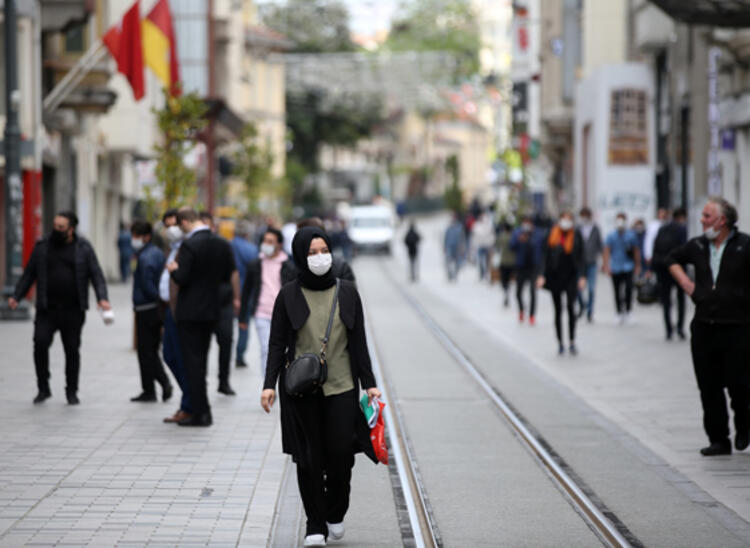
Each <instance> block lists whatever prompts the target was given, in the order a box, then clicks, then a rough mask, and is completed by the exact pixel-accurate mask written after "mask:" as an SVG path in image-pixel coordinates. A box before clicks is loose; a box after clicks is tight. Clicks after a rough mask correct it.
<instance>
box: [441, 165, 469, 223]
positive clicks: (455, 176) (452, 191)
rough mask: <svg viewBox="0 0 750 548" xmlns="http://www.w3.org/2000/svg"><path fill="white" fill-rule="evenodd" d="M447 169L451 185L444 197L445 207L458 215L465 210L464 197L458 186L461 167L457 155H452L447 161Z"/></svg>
mask: <svg viewBox="0 0 750 548" xmlns="http://www.w3.org/2000/svg"><path fill="white" fill-rule="evenodd" d="M445 169H446V171H448V173H449V174H450V176H451V184H450V186H449V187H448V188H446V189H445V194H444V195H443V201H444V202H445V207H447V208H448V209H450V210H451V211H454V212H456V213H461V212H462V211H463V209H464V196H463V192H461V187H460V186H459V184H458V182H459V173H460V166H459V162H458V157H457V156H456V155H455V154H452V155H451V156H449V157H448V159H446V160H445Z"/></svg>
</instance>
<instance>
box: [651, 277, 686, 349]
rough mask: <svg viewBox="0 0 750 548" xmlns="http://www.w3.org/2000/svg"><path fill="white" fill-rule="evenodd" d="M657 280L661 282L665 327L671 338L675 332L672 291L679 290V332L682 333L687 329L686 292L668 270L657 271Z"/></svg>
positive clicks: (660, 295)
mask: <svg viewBox="0 0 750 548" xmlns="http://www.w3.org/2000/svg"><path fill="white" fill-rule="evenodd" d="M656 280H657V281H658V282H659V297H660V300H661V306H662V309H663V312H664V327H665V328H666V330H667V335H669V336H671V335H672V331H673V327H672V289H673V288H674V289H676V290H677V331H678V332H680V333H682V331H683V328H684V327H685V292H684V291H683V290H682V288H681V287H680V286H679V285H678V284H677V282H676V281H675V279H674V278H673V277H672V275H671V274H670V273H669V271H668V270H666V269H659V270H657V271H656Z"/></svg>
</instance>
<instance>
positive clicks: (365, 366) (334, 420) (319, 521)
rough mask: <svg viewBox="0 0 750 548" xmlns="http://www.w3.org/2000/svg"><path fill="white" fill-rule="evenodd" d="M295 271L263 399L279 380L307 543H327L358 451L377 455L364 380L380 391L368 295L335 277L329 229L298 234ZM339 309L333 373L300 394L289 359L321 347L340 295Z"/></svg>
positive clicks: (331, 345) (331, 346)
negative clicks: (291, 391) (363, 399)
mask: <svg viewBox="0 0 750 548" xmlns="http://www.w3.org/2000/svg"><path fill="white" fill-rule="evenodd" d="M292 250H293V254H294V259H295V264H296V265H297V268H298V273H297V278H296V279H295V280H294V281H292V282H291V283H288V284H286V285H285V286H284V287H283V288H282V289H281V292H280V293H279V296H278V298H277V299H276V303H275V305H274V310H273V320H272V322H271V325H272V327H271V338H270V344H269V353H268V368H267V369H266V377H265V383H264V390H263V393H262V395H261V405H262V407H263V409H264V410H265V411H266V412H270V410H271V406H272V405H273V403H274V401H275V399H276V384H277V381H278V384H279V386H280V387H281V388H280V389H279V401H280V403H281V428H282V445H283V451H284V452H285V453H287V454H290V455H292V458H293V460H294V461H295V462H296V463H297V482H298V486H299V491H300V496H301V498H302V504H303V506H304V508H305V514H306V516H307V525H306V532H305V535H306V536H305V546H325V544H326V538H327V537H330V538H331V539H334V540H339V539H341V538H342V537H343V536H344V523H343V521H344V517H345V515H346V512H347V510H348V508H349V492H350V484H351V474H352V467H353V466H354V454H355V453H356V452H361V451H364V452H365V453H366V454H367V455H368V456H369V457H370V458H371V459H372V460H373V461H374V462H377V458H376V457H375V454H374V451H373V448H372V443H371V442H370V437H369V433H370V431H369V428H368V427H367V423H366V421H365V418H364V414H363V413H362V411H361V410H360V409H359V405H358V401H357V400H358V394H359V388H360V387H361V388H362V389H363V390H365V391H366V392H367V396H368V399H370V400H372V398H379V397H380V396H381V394H380V391H379V390H378V389H377V387H376V383H375V378H374V376H373V373H372V367H371V363H370V356H369V352H368V349H367V341H366V338H365V325H364V314H363V309H362V301H361V299H360V296H359V293H358V292H357V289H356V286H355V285H354V284H353V283H351V282H349V281H347V280H341V281H340V282H339V283H338V284H337V278H336V277H335V276H334V274H333V271H332V268H331V265H332V257H331V252H330V240H329V239H328V236H327V235H326V233H325V232H323V231H322V230H320V229H318V228H315V227H305V228H303V229H301V230H299V232H297V234H296V235H295V237H294V241H293V242H292ZM335 294H338V304H337V305H336V310H337V313H336V314H335V315H334V316H333V324H332V329H331V335H330V338H329V341H328V344H327V347H326V353H325V357H326V364H327V369H328V377H327V380H326V381H325V383H324V384H323V385H322V387H320V388H318V389H317V390H316V391H314V392H312V393H309V394H305V395H302V396H290V395H288V394H287V393H286V391H285V390H284V388H283V387H284V382H285V377H286V372H285V366H286V364H287V363H289V362H291V361H292V360H293V359H294V357H295V356H299V355H300V354H302V353H306V352H312V353H316V354H317V353H318V352H320V350H321V343H320V338H321V336H322V335H323V333H325V331H326V325H327V324H328V322H329V314H330V311H331V307H332V302H333V299H334V295H335Z"/></svg>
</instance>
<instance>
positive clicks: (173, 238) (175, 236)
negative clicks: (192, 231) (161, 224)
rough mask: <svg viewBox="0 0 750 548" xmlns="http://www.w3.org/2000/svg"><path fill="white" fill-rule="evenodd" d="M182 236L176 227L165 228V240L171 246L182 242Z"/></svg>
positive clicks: (179, 229)
mask: <svg viewBox="0 0 750 548" xmlns="http://www.w3.org/2000/svg"><path fill="white" fill-rule="evenodd" d="M184 235H185V234H184V233H183V232H182V229H181V228H180V227H179V226H177V225H174V226H170V227H169V228H167V239H168V240H169V243H171V244H174V243H177V242H179V241H180V240H182V238H183V236H184Z"/></svg>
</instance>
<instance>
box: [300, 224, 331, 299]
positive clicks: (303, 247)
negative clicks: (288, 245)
mask: <svg viewBox="0 0 750 548" xmlns="http://www.w3.org/2000/svg"><path fill="white" fill-rule="evenodd" d="M315 238H322V239H324V240H325V242H326V244H327V245H328V249H329V250H330V249H331V239H330V238H329V237H328V234H326V233H325V231H324V230H322V229H320V228H316V227H314V226H306V227H303V228H300V229H299V230H298V231H297V233H296V234H295V235H294V240H292V256H293V257H294V264H295V265H296V266H297V280H298V281H299V283H300V285H301V286H302V287H305V288H307V289H312V290H315V291H323V290H325V289H328V288H329V287H332V286H334V285H336V276H335V275H334V273H333V265H332V266H331V269H330V270H329V271H328V272H326V273H325V274H323V275H322V276H316V275H315V274H313V273H312V271H311V270H310V267H309V266H307V254H308V253H309V252H310V243H311V242H312V241H313V239H315Z"/></svg>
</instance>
